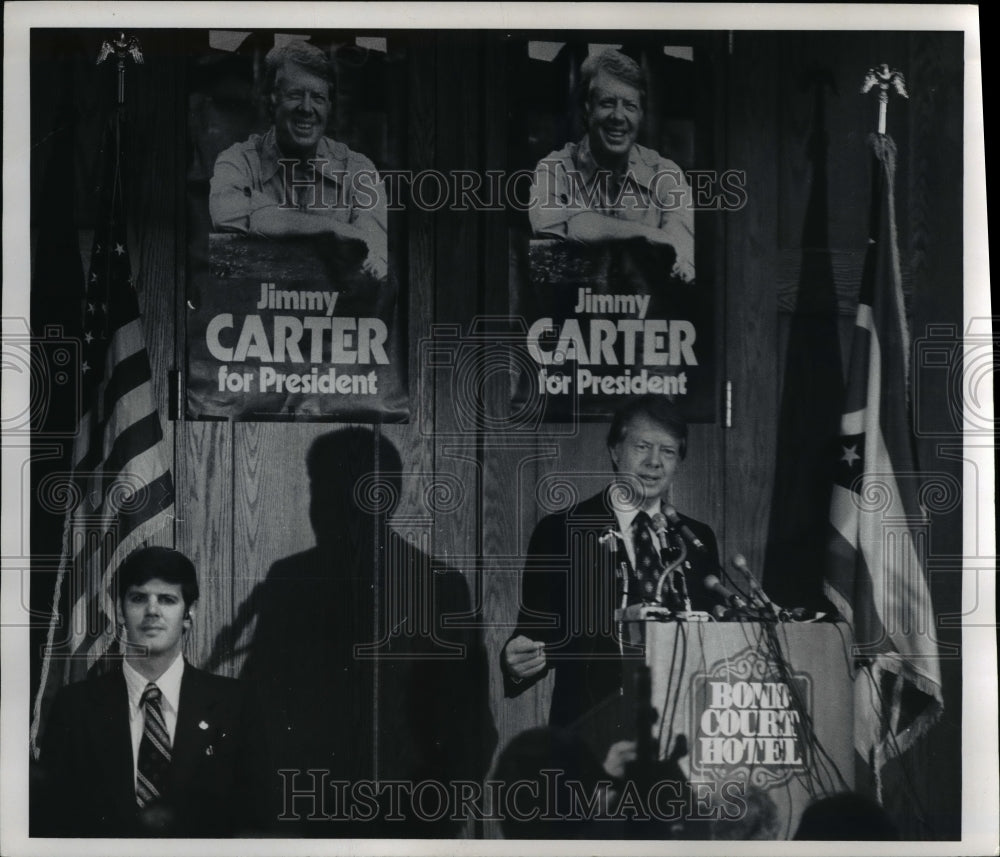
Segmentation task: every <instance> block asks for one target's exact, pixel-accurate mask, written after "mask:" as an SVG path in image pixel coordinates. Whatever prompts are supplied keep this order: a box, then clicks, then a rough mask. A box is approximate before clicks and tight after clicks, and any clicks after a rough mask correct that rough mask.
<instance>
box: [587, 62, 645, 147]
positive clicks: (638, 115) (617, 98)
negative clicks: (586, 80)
mask: <svg viewBox="0 0 1000 857" xmlns="http://www.w3.org/2000/svg"><path fill="white" fill-rule="evenodd" d="M642 116H643V112H642V101H641V98H640V95H639V90H638V89H636V88H635V87H634V86H631V85H629V84H628V83H626V82H625V81H624V80H619V79H618V78H617V77H614V76H613V75H611V74H608V73H607V72H606V71H604V70H601V71H599V72H598V73H597V74H596V75H594V79H593V80H592V81H591V82H590V92H589V94H588V96H587V103H586V107H585V110H584V118H585V119H586V122H587V136H588V138H589V140H590V150H591V152H593V154H594V157H595V159H596V160H597V161H598V163H601V164H603V165H605V166H608V165H611V164H615V163H621V162H623V161H624V160H626V159H627V158H628V155H629V152H631V151H632V147H633V146H634V145H635V141H636V138H637V137H638V136H639V126H640V125H641V124H642Z"/></svg>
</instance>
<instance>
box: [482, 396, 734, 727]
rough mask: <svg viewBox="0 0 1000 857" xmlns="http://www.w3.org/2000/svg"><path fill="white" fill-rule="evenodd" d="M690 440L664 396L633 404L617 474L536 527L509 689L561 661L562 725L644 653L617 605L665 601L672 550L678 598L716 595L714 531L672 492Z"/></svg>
mask: <svg viewBox="0 0 1000 857" xmlns="http://www.w3.org/2000/svg"><path fill="white" fill-rule="evenodd" d="M687 439H688V429H687V423H686V422H685V420H684V418H683V416H682V415H681V413H680V411H679V409H678V408H677V406H676V405H674V404H673V403H671V402H670V401H668V400H667V399H665V398H664V397H662V396H655V395H649V396H643V397H641V398H638V399H635V400H633V401H631V402H629V403H628V404H626V405H625V406H624V407H622V408H621V409H620V410H619V411H618V413H617V414H616V415H615V417H614V419H613V421H612V423H611V427H610V430H609V432H608V441H607V444H608V452H609V453H610V456H611V463H612V467H613V469H614V471H615V474H616V478H615V480H614V482H613V483H612V484H611V485H609V486H608V487H607V488H606V489H605V490H604V491H602V492H601V493H599V494H597V495H595V496H593V497H591V498H589V499H587V500H584V501H583V502H582V503H580V504H578V505H576V506H574V507H573V508H571V509H569V510H567V511H565V512H560V513H558V514H554V515H549V516H548V517H546V518H544V519H543V520H542V521H540V522H539V524H538V526H537V527H535V531H534V533H533V534H532V536H531V542H530V544H529V547H528V556H527V560H526V563H525V568H524V573H523V576H522V580H521V609H520V614H519V616H518V623H517V628H516V630H515V631H514V634H513V635H512V636H511V638H510V639H509V640H508V641H507V644H506V645H505V646H504V649H503V652H502V654H501V666H502V670H503V674H504V685H505V691H506V694H507V696H516V695H518V694H520V693H522V692H523V691H524V690H525V689H527V688H528V687H530V686H531V685H533V684H534V683H535V682H536V681H537V680H538V679H540V678H541V677H542V676H543V675H545V674H546V673H547V672H548V671H549V670H555V686H554V689H553V695H552V707H551V710H550V712H549V723H550V725H552V726H556V727H568V726H572V725H573V724H575V723H576V722H577V721H578V720H579V719H580V718H581V717H583V716H584V715H585V714H587V713H588V712H590V711H591V710H592V709H594V707H595V706H597V705H599V704H600V703H602V702H604V701H605V700H607V699H608V698H609V697H612V696H615V695H617V694H618V692H619V690H620V689H621V688H622V682H623V663H624V662H625V661H628V660H634V661H637V662H638V663H641V662H642V659H643V656H644V655H643V651H642V647H641V646H630V645H629V644H628V643H627V642H626V641H623V640H622V639H621V637H620V628H619V627H618V625H617V622H616V620H615V609H616V608H617V607H620V606H621V604H622V601H623V595H624V600H625V601H626V602H627V603H628V604H637V603H641V602H642V601H650V600H653V599H654V598H655V594H656V586H657V581H658V578H659V571H660V567H661V566H660V563H662V561H663V560H664V559H665V560H666V561H667V563H669V564H671V565H673V563H674V562H676V561H677V560H679V559H680V553H681V551H683V552H684V553H686V556H685V557H684V560H683V561H681V562H679V563H678V565H677V570H676V571H675V572H674V573H673V575H672V577H673V578H675V579H676V584H677V585H676V589H678V590H679V591H678V592H677V595H676V596H675V601H674V606H675V607H676V606H677V605H678V603H679V602H678V601H677V600H676V599H677V598H680V599H681V600H682V601H683V592H682V591H680V590H683V588H684V586H685V584H686V588H687V592H688V593H689V598H690V602H691V603H690V607H691V609H693V610H709V609H711V607H712V606H713V605H714V604H715V597H714V595H713V594H712V593H711V592H710V591H709V590H708V589H707V588H706V587H705V584H704V580H705V577H706V576H707V575H710V574H715V573H716V571H717V569H718V567H719V556H718V547H717V544H716V540H715V535H714V533H713V532H712V530H711V528H710V527H708V526H707V525H706V524H703V523H700V522H699V521H695V520H693V519H691V518H688V517H686V516H684V515H677V513H676V512H675V511H674V510H673V509H672V507H670V506H668V505H667V501H666V499H665V498H666V497H667V495H668V491H669V489H670V486H671V484H672V482H673V479H674V476H675V474H676V472H677V469H678V467H679V465H680V464H681V462H682V461H683V459H684V457H685V454H686V452H687ZM658 515H666V516H667V517H668V518H674V516H676V518H675V520H674V522H673V523H671V524H670V525H669V529H670V530H672V531H673V532H672V533H670V534H669V535H668V539H669V540H670V541H671V542H672V544H673V545H674V546H676V548H677V550H676V552H667V553H665V554H663V555H661V552H660V550H659V541H658V540H659V538H660V534H659V533H658V532H657V530H658V529H662V522H661V519H659V518H658V517H657V516H658ZM682 538H683V539H684V540H685V543H684V546H683V548H682V549H681V548H680V539H682ZM696 542H697V543H700V545H701V547H698V546H697V545H696V544H695V543H696ZM675 557H676V559H675Z"/></svg>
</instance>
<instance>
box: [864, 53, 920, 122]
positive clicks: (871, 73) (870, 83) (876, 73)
mask: <svg viewBox="0 0 1000 857" xmlns="http://www.w3.org/2000/svg"><path fill="white" fill-rule="evenodd" d="M890 87H891V88H892V89H893V91H894V92H895V93H896V94H897V95H900V96H902V97H903V98H909V97H910V96H909V94H908V93H907V91H906V80H905V79H904V78H903V73H902V72H901V71H896V70H895V69H891V70H890V68H889V64H888V63H882V64H881V65H879V66H876V67H875V68H870V69H868V73H867V74H866V75H865V79H864V82H863V83H862V84H861V94H862V95H867V94H868V93H869V92H871V91H872V90H873V89H874V90H876V92H878V133H879V134H881V135H883V136H885V125H886V117H887V114H888V112H889V88H890Z"/></svg>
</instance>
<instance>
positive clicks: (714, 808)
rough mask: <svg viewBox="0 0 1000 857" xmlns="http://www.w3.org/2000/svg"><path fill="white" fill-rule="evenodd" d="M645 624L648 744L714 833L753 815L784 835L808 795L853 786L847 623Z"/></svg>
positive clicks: (796, 819)
mask: <svg viewBox="0 0 1000 857" xmlns="http://www.w3.org/2000/svg"><path fill="white" fill-rule="evenodd" d="M643 624H644V625H645V634H646V665H647V667H648V669H649V676H648V677H649V700H648V702H649V704H651V705H652V707H653V709H654V711H655V716H653V727H652V746H653V747H654V748H657V749H658V754H659V758H666V757H668V756H670V755H671V754H672V755H673V756H674V757H675V758H676V759H677V763H678V765H679V766H680V768H681V770H682V771H683V773H684V774H685V776H686V777H687V779H688V780H689V781H690V782H691V784H692V787H693V793H694V795H695V796H696V798H698V801H697V803H698V806H696V807H695V810H696V812H697V813H701V812H702V811H704V813H705V814H710V813H714V816H713V818H714V820H713V822H712V823H713V824H714V825H715V827H716V830H718V831H720V832H721V834H722V836H726V830H727V828H730V829H731V832H732V833H733V836H732V838H743V836H741V835H739V830H740V828H739V827H738V826H739V825H744V826H745V825H746V824H747V821H748V816H749V815H751V814H753V813H756V814H758V815H759V816H761V817H766V818H768V819H770V820H769V821H768V824H769V825H770V829H771V834H772V835H770V836H768V838H774V839H788V838H790V837H791V836H792V835H793V834H794V832H795V829H796V827H797V826H798V823H799V818H800V817H801V814H802V811H803V810H804V809H805V807H806V806H807V805H808V804H809V803H810V801H812V800H813V799H814V798H815V797H820V796H822V795H824V794H832V793H835V792H838V791H845V790H849V789H851V788H853V786H854V706H853V685H852V671H851V662H850V648H851V637H850V632H849V631H848V629H847V626H845V625H841V624H830V623H822V624H820V623H816V624H796V623H791V622H788V623H770V624H763V623H756V622H719V623H716V622H689V623H684V622H645V623H643ZM635 704H637V705H642V704H643V701H642V700H641V699H637V700H635ZM678 741H680V742H681V743H680V744H679V745H678V743H677V742H678ZM640 743H643V742H642V740H640ZM685 745H686V749H687V752H686V753H683V751H684V749H685ZM681 754H683V755H681ZM772 804H773V806H772ZM726 838H729V837H728V836H726Z"/></svg>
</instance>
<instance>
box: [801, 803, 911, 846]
mask: <svg viewBox="0 0 1000 857" xmlns="http://www.w3.org/2000/svg"><path fill="white" fill-rule="evenodd" d="M898 838H899V831H898V830H897V828H896V825H895V824H893V821H892V819H891V818H890V817H889V813H887V812H886V811H885V809H883V808H882V806H880V805H879V804H878V803H876V802H875V801H874V800H872V799H871V798H868V797H865V796H863V795H860V794H857V793H856V792H840V793H839V794H835V795H831V796H829V797H825V798H821V799H820V800H817V801H814V802H813V803H811V804H809V806H807V807H806V808H805V810H804V811H803V813H802V820H801V821H800V822H799V828H798V830H796V831H795V839H799V840H803V839H805V840H809V839H812V840H836V839H857V840H861V839H871V840H879V841H888V840H893V839H898Z"/></svg>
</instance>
